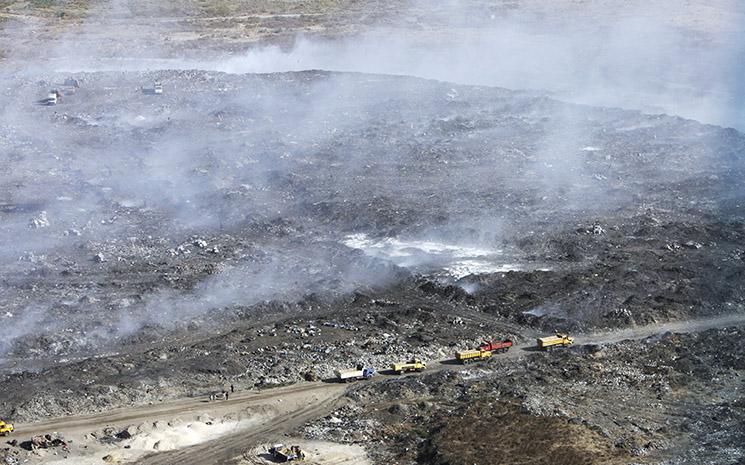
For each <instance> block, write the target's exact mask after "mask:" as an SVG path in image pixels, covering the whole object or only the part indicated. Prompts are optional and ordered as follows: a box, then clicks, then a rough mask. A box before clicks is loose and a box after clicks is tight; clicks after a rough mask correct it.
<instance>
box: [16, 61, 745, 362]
mask: <svg viewBox="0 0 745 465" xmlns="http://www.w3.org/2000/svg"><path fill="white" fill-rule="evenodd" d="M65 79H75V80H77V82H78V85H79V86H80V87H79V89H77V90H76V92H75V93H74V94H71V95H65V96H64V97H63V100H62V103H61V104H59V105H57V106H41V105H36V106H34V105H33V104H32V102H33V101H34V100H35V99H39V98H43V97H44V96H45V95H44V93H45V90H46V89H48V88H50V87H55V86H57V87H59V86H60V85H61V84H62V83H63V81H64V80H65ZM156 81H158V82H162V83H163V85H164V88H165V91H164V94H162V95H155V94H151V93H149V92H148V90H149V89H148V87H149V86H151V85H152V83H153V82H156ZM6 97H7V98H8V99H9V100H10V101H12V102H13V104H11V105H10V106H9V107H7V109H6V111H7V112H16V110H17V109H18V106H24V112H23V113H22V114H21V113H20V112H19V113H14V114H15V115H16V117H15V118H14V119H7V120H6V124H5V125H4V126H3V128H2V130H3V134H2V144H3V150H2V154H3V157H4V163H3V166H4V167H5V168H4V169H5V173H4V179H5V181H6V182H5V184H4V192H3V195H4V197H5V199H6V200H5V201H4V204H3V209H2V216H3V222H2V225H3V226H2V227H3V229H4V231H3V233H4V235H5V236H6V237H8V238H13V240H12V241H11V242H10V243H9V244H8V246H6V247H5V248H4V250H3V266H4V267H5V269H4V273H3V275H4V276H5V279H4V282H3V299H2V306H3V308H2V310H3V314H4V317H3V318H4V319H5V320H6V321H7V323H8V324H7V325H5V326H4V328H3V330H2V331H3V337H2V340H3V344H4V350H5V352H6V357H7V358H8V361H9V362H10V364H6V366H10V367H12V366H13V365H12V363H13V362H12V361H13V360H14V359H15V358H16V357H20V358H21V359H24V358H25V359H29V358H33V359H36V361H37V362H38V363H41V364H43V361H44V360H49V361H50V362H54V363H56V362H58V361H59V360H60V358H64V357H73V356H75V355H77V354H79V353H81V352H82V353H85V354H88V355H89V354H91V351H96V350H99V349H100V350H106V351H111V350H119V348H120V347H121V346H124V347H126V346H128V345H139V344H147V343H150V342H157V341H158V340H159V338H160V337H162V335H163V334H164V333H165V332H170V331H175V332H176V334H180V333H184V332H186V333H188V335H189V337H194V336H195V335H198V334H199V333H200V332H201V331H214V330H220V329H221V328H224V324H225V323H229V322H231V321H233V320H234V319H236V318H238V319H240V318H245V317H246V316H247V315H248V316H250V315H253V314H254V313H255V310H254V306H255V305H259V306H260V307H261V306H262V305H261V304H262V302H266V301H271V300H275V299H278V300H280V301H283V302H287V303H285V304H284V305H285V306H289V307H290V308H289V309H287V310H283V311H284V312H288V311H289V312H290V313H291V312H292V311H293V310H300V309H304V308H305V307H312V306H313V305H312V304H306V302H307V301H308V299H312V298H313V295H320V296H322V299H329V298H331V299H333V298H334V297H333V296H334V295H343V294H349V293H350V292H352V291H354V290H356V289H360V288H362V289H364V288H371V289H377V290H378V291H380V292H383V293H384V294H385V292H386V289H389V288H391V286H393V287H392V288H393V289H395V290H393V291H391V292H392V294H391V298H394V299H397V300H398V299H401V298H403V299H409V298H413V296H410V295H409V294H408V292H407V291H402V290H399V289H397V288H396V287H395V284H396V283H399V282H401V280H402V279H404V280H411V279H413V276H414V275H417V274H423V275H424V276H430V279H431V280H432V284H431V285H429V286H426V292H429V293H430V294H432V295H434V296H439V297H440V298H442V299H443V300H445V299H451V297H450V295H449V294H450V293H451V292H452V291H451V290H450V288H447V287H444V288H443V286H446V285H455V286H457V287H458V288H459V289H460V290H458V293H457V295H458V296H459V297H460V298H461V299H462V300H463V302H465V303H467V304H468V305H471V306H474V307H476V308H478V309H479V310H480V311H482V312H484V313H485V314H491V315H495V316H499V317H502V318H505V319H506V320H508V321H512V322H516V323H530V324H532V325H539V326H544V327H552V326H556V325H560V326H562V327H565V328H585V327H593V326H607V325H610V326H615V325H619V324H621V325H623V324H631V323H637V324H643V323H647V322H651V321H656V320H665V319H670V318H682V317H687V316H700V315H704V314H711V313H723V312H730V311H733V310H736V309H739V308H740V306H741V302H742V297H743V294H742V285H741V282H740V280H739V279H738V276H739V275H740V273H741V272H742V265H743V262H742V256H743V251H742V249H741V248H740V247H741V243H742V234H743V223H742V219H741V216H740V214H741V211H742V210H741V208H740V202H741V194H742V192H741V189H740V186H739V183H738V179H740V178H741V176H742V171H743V168H742V163H741V161H740V153H741V151H742V148H743V146H744V142H745V139H743V137H742V136H741V135H740V134H739V133H737V132H736V131H734V130H728V129H722V128H718V127H714V126H705V125H702V124H699V123H696V122H693V121H688V120H683V119H680V118H675V117H669V116H662V115H642V114H640V113H637V112H633V111H623V110H617V109H606V108H600V109H598V108H589V107H582V106H576V105H569V104H564V103H560V102H557V101H553V100H549V99H546V98H543V97H534V96H531V95H530V94H525V93H517V92H509V91H506V90H501V89H492V88H478V87H463V86H454V85H450V84H446V83H438V82H432V81H425V80H419V79H411V78H397V77H384V76H374V75H361V74H332V73H325V72H313V71H310V72H303V73H287V74H272V75H227V74H220V73H209V72H196V71H194V72H158V73H94V74H79V75H74V76H62V75H50V76H44V77H40V78H38V79H34V80H33V81H32V80H26V81H21V82H19V83H17V85H16V86H14V87H13V88H12V89H11V90H9V91H7V92H6ZM472 273H476V274H472ZM443 289H444V291H443ZM311 302H312V300H311ZM24 367H25V368H28V366H26V365H24Z"/></svg>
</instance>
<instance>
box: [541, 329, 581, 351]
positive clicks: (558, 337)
mask: <svg viewBox="0 0 745 465" xmlns="http://www.w3.org/2000/svg"><path fill="white" fill-rule="evenodd" d="M572 344H574V338H573V337H570V336H569V335H568V334H566V333H559V332H557V333H556V334H555V335H554V336H547V337H539V338H538V348H539V349H543V350H553V349H557V348H560V347H569V346H570V345H572Z"/></svg>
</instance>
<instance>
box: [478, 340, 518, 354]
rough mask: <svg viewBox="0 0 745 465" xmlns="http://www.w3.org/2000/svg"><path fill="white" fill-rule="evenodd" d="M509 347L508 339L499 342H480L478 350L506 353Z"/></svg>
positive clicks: (510, 344)
mask: <svg viewBox="0 0 745 465" xmlns="http://www.w3.org/2000/svg"><path fill="white" fill-rule="evenodd" d="M510 347H512V341H510V340H509V339H505V340H504V341H501V342H492V341H487V342H482V343H481V345H480V346H479V349H481V350H488V351H490V352H507V351H508V350H510Z"/></svg>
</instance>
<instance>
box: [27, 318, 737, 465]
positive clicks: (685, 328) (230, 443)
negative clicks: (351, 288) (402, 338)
mask: <svg viewBox="0 0 745 465" xmlns="http://www.w3.org/2000/svg"><path fill="white" fill-rule="evenodd" d="M743 324H745V314H732V315H725V316H718V317H712V318H706V319H697V320H688V321H682V322H671V323H662V324H655V325H649V326H643V327H638V328H628V329H623V330H617V331H608V332H598V333H593V334H580V335H577V336H576V338H575V343H576V344H607V343H617V342H620V341H623V340H633V339H644V338H647V337H650V336H655V335H659V334H664V333H667V332H679V333H690V332H698V331H705V330H707V329H713V328H723V327H728V326H740V325H743ZM534 346H535V344H534V342H533V341H532V340H529V341H526V342H524V343H522V344H519V345H516V346H515V347H514V348H513V349H512V350H510V351H509V352H508V353H506V354H499V355H496V357H497V358H499V359H504V358H510V359H513V358H519V357H523V356H528V355H529V354H530V352H535V349H534ZM430 367H431V370H462V369H467V367H464V366H462V365H455V364H453V362H452V360H440V361H439V362H438V363H431V365H430ZM407 376H418V375H417V374H410V375H407ZM378 379H379V380H380V381H384V380H386V379H390V378H389V377H388V376H381V377H379V378H378ZM345 391H346V387H345V386H344V385H341V384H334V383H320V382H316V383H300V384H296V385H292V386H288V387H282V388H275V389H271V390H268V391H261V392H244V393H236V394H235V395H234V397H232V398H231V399H230V400H229V401H221V402H213V403H206V402H205V400H204V399H202V398H200V399H195V398H189V399H182V400H178V401H174V402H169V403H164V404H160V405H148V406H141V407H137V408H129V409H117V410H113V411H111V412H108V413H103V414H97V415H85V416H76V417H69V418H61V419H55V420H50V421H45V422H41V423H32V424H25V425H24V424H18V425H17V428H16V431H18V433H20V434H22V435H23V436H24V437H30V436H33V435H37V434H44V433H48V432H50V431H61V432H65V433H72V432H78V433H80V432H90V431H94V430H97V429H100V428H103V427H106V426H121V427H124V426H127V425H131V424H133V423H139V422H153V421H156V420H158V419H169V418H173V417H176V416H179V415H184V414H190V413H195V414H197V413H202V412H205V413H210V414H213V413H216V412H217V413H220V412H223V413H226V412H229V411H237V410H240V409H245V408H249V407H251V406H254V405H256V406H258V405H266V404H267V403H270V402H272V401H277V402H279V400H280V399H283V398H287V397H289V396H293V397H297V396H300V397H302V398H303V399H305V400H306V402H305V403H304V404H302V405H303V407H300V408H296V409H294V410H291V411H284V412H282V413H280V414H278V415H277V416H275V417H273V418H269V419H266V420H265V421H264V422H262V423H260V424H258V425H254V426H251V427H247V428H246V429H244V430H242V431H240V432H238V433H234V434H230V435H226V436H222V437H220V438H219V439H216V440H212V441H208V442H204V443H201V444H197V445H194V446H190V447H186V448H183V449H179V450H176V451H169V452H162V453H157V454H152V455H150V456H147V457H145V458H142V459H139V460H137V461H136V463H137V464H142V465H171V464H179V465H189V464H194V465H197V464H199V465H207V464H231V463H237V461H238V460H239V458H240V456H241V454H242V452H243V451H245V450H248V449H249V448H251V447H253V446H255V445H256V444H258V443H262V442H271V441H272V440H274V439H275V438H277V437H280V436H282V434H284V433H288V432H291V431H292V430H294V429H296V428H297V427H299V426H301V425H303V424H304V423H306V422H308V421H311V420H314V419H316V418H319V417H322V416H324V415H326V414H327V413H329V412H331V411H332V410H333V409H334V408H335V407H336V406H337V405H338V404H339V402H340V399H341V397H342V396H343V394H344V392H345Z"/></svg>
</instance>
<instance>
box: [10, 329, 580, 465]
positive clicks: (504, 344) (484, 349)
mask: <svg viewBox="0 0 745 465" xmlns="http://www.w3.org/2000/svg"><path fill="white" fill-rule="evenodd" d="M537 344H538V348H540V349H543V350H553V349H555V348H559V347H568V346H570V345H572V344H574V338H573V337H571V336H569V335H568V334H566V333H560V332H556V334H554V335H553V336H546V337H540V338H538V339H537ZM513 345H514V344H513V342H512V341H511V340H509V339H505V340H503V341H498V342H493V341H487V342H483V343H481V344H480V345H479V348H478V349H474V350H463V351H459V352H456V353H455V359H456V360H457V361H458V362H460V363H462V364H464V365H466V364H469V363H475V362H480V361H484V360H488V359H490V358H491V357H492V355H493V354H494V353H499V352H502V353H504V352H507V351H508V350H509V349H510V347H512V346H513ZM425 368H427V364H426V363H425V362H422V361H421V360H420V359H418V358H412V359H411V360H409V361H408V362H405V363H394V364H392V365H391V370H392V371H393V372H394V373H396V374H399V375H400V374H403V373H407V372H421V371H424V369H425ZM373 376H375V369H374V368H372V367H365V366H364V365H357V366H356V367H355V368H354V369H351V370H339V371H337V372H336V378H337V380H338V381H340V382H349V381H357V380H366V379H370V378H372V377H373ZM12 432H13V425H12V424H10V423H6V422H5V421H3V420H0V436H5V435H7V434H9V433H12ZM269 452H270V453H271V454H272V457H273V458H274V459H275V460H277V461H280V462H289V461H294V460H304V459H305V453H304V452H303V451H302V450H300V447H298V446H292V447H285V446H284V445H282V444H275V445H274V446H273V447H272V448H271V449H269Z"/></svg>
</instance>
